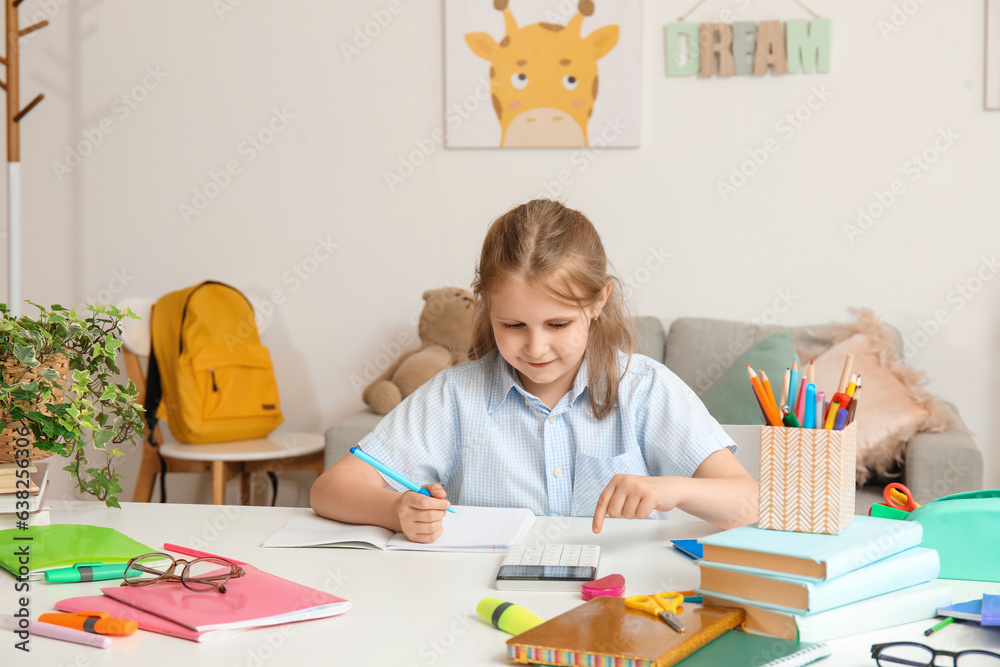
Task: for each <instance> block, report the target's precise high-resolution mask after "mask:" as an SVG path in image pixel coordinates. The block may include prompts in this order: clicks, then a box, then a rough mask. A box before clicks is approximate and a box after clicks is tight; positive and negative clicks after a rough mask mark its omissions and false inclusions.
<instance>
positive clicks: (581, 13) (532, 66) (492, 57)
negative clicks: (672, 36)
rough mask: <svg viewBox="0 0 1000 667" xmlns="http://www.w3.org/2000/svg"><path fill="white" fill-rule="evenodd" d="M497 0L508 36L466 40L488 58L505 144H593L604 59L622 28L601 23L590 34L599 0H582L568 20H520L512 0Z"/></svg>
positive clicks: (486, 35)
mask: <svg viewBox="0 0 1000 667" xmlns="http://www.w3.org/2000/svg"><path fill="white" fill-rule="evenodd" d="M605 1H608V0H605ZM563 4H564V5H565V4H566V3H565V2H564V3H563ZM493 6H494V8H495V9H496V10H499V11H500V12H502V14H503V20H504V28H505V34H504V35H503V36H501V37H500V39H499V40H498V39H496V38H494V36H493V35H491V34H489V33H487V32H469V33H466V34H465V42H466V44H468V46H469V48H470V49H472V52H473V53H474V54H475V55H477V56H479V57H480V58H482V59H483V60H486V61H487V62H489V93H490V100H491V102H492V106H493V111H494V112H495V113H496V119H497V121H498V122H499V124H500V144H499V145H500V146H501V147H503V148H514V147H521V148H523V147H576V146H589V145H591V144H590V141H589V138H588V136H589V133H588V125H589V124H590V120H591V116H592V115H593V113H594V103H595V101H596V100H597V95H598V91H599V90H600V85H599V82H600V77H599V76H598V61H599V60H600V59H601V58H604V57H605V56H607V55H608V54H609V53H610V52H611V51H612V49H614V48H615V46H616V45H617V44H618V39H619V26H618V25H604V26H600V27H598V28H596V29H594V30H592V31H590V32H589V33H588V34H587V35H584V34H583V23H584V20H585V19H586V17H588V16H591V15H592V14H593V13H594V3H593V1H592V0H579V4H578V5H577V7H576V13H575V14H574V15H573V16H572V17H571V18H570V19H569V20H568V21H567V22H566V23H565V25H563V24H562V23H554V22H548V21H539V22H537V23H530V24H527V25H524V26H519V25H518V24H517V20H516V19H515V17H514V13H513V12H512V11H511V9H510V7H509V0H494V2H493Z"/></svg>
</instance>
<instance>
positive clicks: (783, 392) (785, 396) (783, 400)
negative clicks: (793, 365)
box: [778, 368, 794, 410]
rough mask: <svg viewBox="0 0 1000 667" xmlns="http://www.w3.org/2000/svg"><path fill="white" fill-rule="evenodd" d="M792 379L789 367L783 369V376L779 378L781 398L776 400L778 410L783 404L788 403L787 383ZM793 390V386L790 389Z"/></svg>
mask: <svg viewBox="0 0 1000 667" xmlns="http://www.w3.org/2000/svg"><path fill="white" fill-rule="evenodd" d="M791 381H792V371H791V369H788V368H786V369H785V377H784V378H783V379H782V380H781V400H780V401H778V409H779V410H780V409H781V408H783V407H784V406H786V405H788V385H789V384H790V383H791ZM792 391H794V388H793V389H792Z"/></svg>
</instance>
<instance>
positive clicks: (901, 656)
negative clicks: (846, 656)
mask: <svg viewBox="0 0 1000 667" xmlns="http://www.w3.org/2000/svg"><path fill="white" fill-rule="evenodd" d="M939 655H940V656H945V657H948V658H951V660H952V664H953V665H955V667H1000V653H992V652H990V651H977V650H970V651H958V652H957V653H955V652H952V651H939V650H938V649H935V648H931V647H930V646H924V645H923V644H917V643H916V642H894V643H892V644H875V645H874V646H872V657H873V658H875V662H876V663H878V665H879V667H896V665H910V666H911V667H930V666H931V665H937V664H938V663H937V662H935V661H936V659H937V657H938V656H939ZM943 664H945V665H947V663H943Z"/></svg>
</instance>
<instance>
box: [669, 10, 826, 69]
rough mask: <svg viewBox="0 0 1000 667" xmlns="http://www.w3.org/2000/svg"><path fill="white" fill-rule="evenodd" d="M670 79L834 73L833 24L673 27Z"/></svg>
mask: <svg viewBox="0 0 1000 667" xmlns="http://www.w3.org/2000/svg"><path fill="white" fill-rule="evenodd" d="M664 43H665V45H666V57H667V76H693V75H695V74H697V75H699V76H706V77H707V76H712V75H718V76H733V75H741V74H742V75H749V74H753V75H758V76H759V75H762V74H767V73H768V72H770V73H772V74H789V73H791V74H798V73H799V72H805V73H807V74H810V73H812V72H822V73H826V72H829V71H830V19H813V20H812V21H805V20H802V19H796V20H791V21H786V22H785V24H784V26H782V24H781V21H760V22H759V23H754V22H752V21H740V22H737V23H731V24H730V23H718V22H714V23H669V24H667V26H666V28H665V29H664Z"/></svg>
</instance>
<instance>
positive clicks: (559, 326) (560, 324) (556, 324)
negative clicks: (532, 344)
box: [503, 322, 570, 329]
mask: <svg viewBox="0 0 1000 667" xmlns="http://www.w3.org/2000/svg"><path fill="white" fill-rule="evenodd" d="M569 325H570V323H569V322H553V323H552V324H550V325H549V326H551V327H553V328H555V329H563V328H565V327H568V326H569ZM503 326H504V328H505V329H520V328H521V327H523V326H524V325H523V324H521V323H520V322H519V323H517V324H508V323H507V322H504V323H503Z"/></svg>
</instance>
